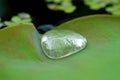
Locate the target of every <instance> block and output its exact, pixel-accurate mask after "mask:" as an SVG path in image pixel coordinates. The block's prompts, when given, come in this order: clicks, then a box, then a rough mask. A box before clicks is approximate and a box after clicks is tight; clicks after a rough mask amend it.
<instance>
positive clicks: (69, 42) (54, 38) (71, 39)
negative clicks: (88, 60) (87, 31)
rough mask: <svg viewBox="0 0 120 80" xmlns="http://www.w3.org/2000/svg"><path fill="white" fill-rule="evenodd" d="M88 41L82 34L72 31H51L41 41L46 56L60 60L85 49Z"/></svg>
mask: <svg viewBox="0 0 120 80" xmlns="http://www.w3.org/2000/svg"><path fill="white" fill-rule="evenodd" d="M86 43H87V40H86V38H85V37H83V36H82V35H81V34H79V33H76V32H73V31H70V30H51V31H48V32H47V33H45V34H44V35H43V37H42V39H41V46H42V49H43V52H44V53H45V55H46V56H48V57H49V58H51V59H60V58H64V57H67V56H69V55H71V54H74V53H77V52H78V51H80V50H82V49H84V48H85V46H86Z"/></svg>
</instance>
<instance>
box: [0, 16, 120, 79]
mask: <svg viewBox="0 0 120 80" xmlns="http://www.w3.org/2000/svg"><path fill="white" fill-rule="evenodd" d="M55 29H67V30H72V31H74V32H77V33H80V34H82V35H83V36H85V37H86V39H87V41H88V44H87V47H86V48H85V49H84V50H82V51H80V52H78V53H76V54H74V55H71V56H69V57H66V58H63V59H59V60H52V59H49V58H47V57H46V56H45V55H44V53H43V52H42V50H41V46H40V39H41V36H42V35H40V34H39V33H38V32H37V31H36V29H35V28H34V26H33V25H27V24H26V25H23V24H20V25H16V26H12V27H7V28H4V29H1V30H0V80H120V76H119V74H120V69H119V68H120V42H119V41H120V36H119V34H120V17H118V16H110V15H94V16H87V17H82V18H77V19H74V20H71V21H68V22H66V23H63V24H61V25H59V26H58V27H57V28H55ZM60 33H61V34H62V32H60ZM56 45H57V43H56Z"/></svg>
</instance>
